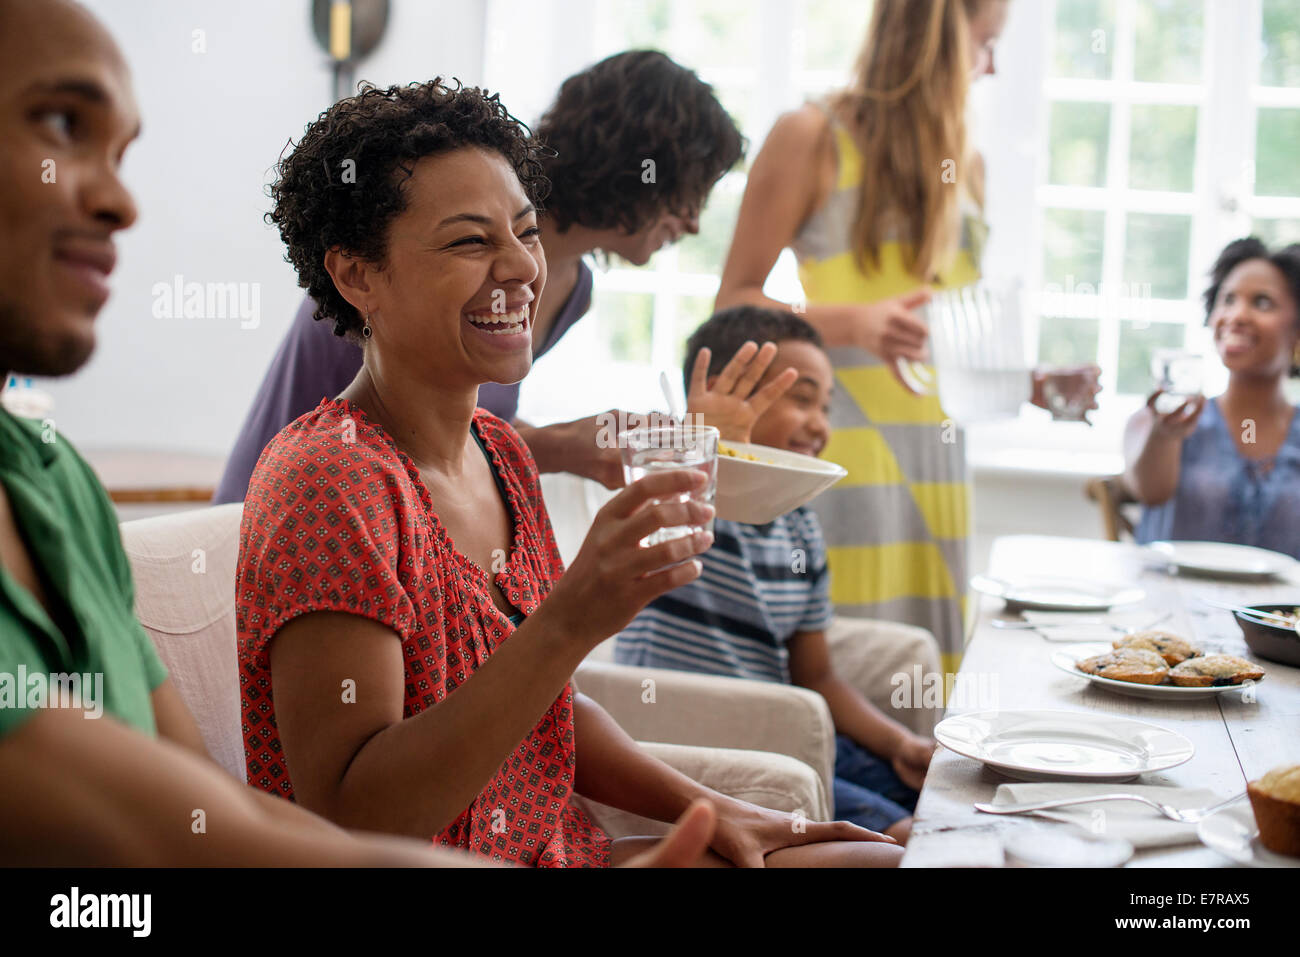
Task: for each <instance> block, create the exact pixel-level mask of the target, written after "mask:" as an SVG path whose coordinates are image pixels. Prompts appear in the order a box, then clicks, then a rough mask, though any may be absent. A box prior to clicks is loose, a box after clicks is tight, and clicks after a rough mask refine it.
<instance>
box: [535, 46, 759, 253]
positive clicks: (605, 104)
mask: <svg viewBox="0 0 1300 957" xmlns="http://www.w3.org/2000/svg"><path fill="white" fill-rule="evenodd" d="M537 138H538V139H539V140H541V141H542V142H543V143H545V144H546V145H547V146H548V147H550V148H551V149H552V150H554V154H555V155H554V156H550V157H548V158H547V159H546V175H547V177H549V178H550V180H551V182H552V183H553V184H554V186H555V196H556V199H555V201H554V202H552V204H551V208H550V209H549V210H548V214H549V216H550V217H551V219H552V220H553V222H554V225H555V228H556V229H558V230H559V231H560V232H564V231H566V230H567V229H568V228H569V227H570V226H573V225H575V224H576V225H578V226H585V227H587V228H588V229H613V228H617V227H621V228H622V229H624V230H626V231H627V232H629V233H631V232H636V231H637V230H638V229H640V228H641V227H643V226H645V225H646V224H647V223H649V222H650V221H651V220H653V219H654V218H655V217H656V216H657V215H659V213H660V212H662V211H664V210H668V211H670V212H673V213H681V212H684V211H686V210H688V209H695V208H697V207H698V206H700V205H703V203H704V200H705V199H706V198H707V197H708V195H709V191H710V190H711V189H712V188H713V186H714V184H716V183H717V182H718V180H719V179H721V178H722V176H723V174H724V173H726V172H727V171H728V170H729V169H731V168H732V167H733V166H735V165H736V164H737V163H739V162H740V160H741V159H742V158H743V157H744V155H745V148H746V142H745V138H744V137H743V136H741V135H740V131H739V130H738V129H737V128H736V124H735V123H734V122H732V119H731V117H730V116H728V115H727V111H726V110H724V109H723V108H722V104H721V103H719V102H718V100H717V98H716V97H714V95H713V88H712V87H710V86H709V85H708V84H707V83H704V82H703V81H702V80H700V78H699V77H697V76H696V75H695V74H694V73H693V72H691V71H690V70H688V69H686V68H685V67H683V66H679V65H678V64H676V63H674V62H673V61H672V60H670V59H669V58H668V57H666V56H665V55H664V54H662V53H659V52H658V51H655V50H629V51H627V52H625V53H617V54H615V55H614V56H611V57H608V58H606V59H604V60H601V61H600V62H599V63H597V64H596V65H595V66H593V67H591V68H589V69H587V70H584V71H582V72H581V73H578V74H576V75H574V76H571V77H569V78H568V79H567V80H565V81H564V84H563V85H562V86H561V87H560V93H559V96H558V97H556V100H555V103H553V104H552V105H551V108H550V109H549V110H547V111H546V114H545V115H544V116H543V117H542V119H541V120H540V121H539V122H538V124H537ZM646 160H653V161H654V167H653V169H654V174H655V175H654V179H655V181H654V182H652V183H647V182H644V181H643V177H644V172H645V170H646V169H647V167H646V166H644V164H645V161H646Z"/></svg>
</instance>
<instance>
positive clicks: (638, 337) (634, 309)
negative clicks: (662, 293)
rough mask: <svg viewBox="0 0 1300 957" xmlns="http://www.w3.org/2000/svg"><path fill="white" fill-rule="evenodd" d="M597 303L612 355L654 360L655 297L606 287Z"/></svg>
mask: <svg viewBox="0 0 1300 957" xmlns="http://www.w3.org/2000/svg"><path fill="white" fill-rule="evenodd" d="M595 303H596V315H597V316H598V318H599V322H600V329H601V335H602V337H603V338H604V340H605V343H606V345H607V346H608V348H609V354H610V358H612V359H613V360H614V361H615V362H641V363H648V362H650V360H651V356H652V350H651V340H652V338H653V327H654V311H655V300H654V296H652V295H650V294H648V293H628V292H608V291H604V290H602V291H601V293H600V295H599V296H598V297H597V298H596V300H595Z"/></svg>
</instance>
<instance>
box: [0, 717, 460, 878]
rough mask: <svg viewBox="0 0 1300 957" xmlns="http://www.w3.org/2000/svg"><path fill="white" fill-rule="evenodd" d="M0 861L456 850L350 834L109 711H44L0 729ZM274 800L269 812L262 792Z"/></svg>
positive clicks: (341, 861)
mask: <svg viewBox="0 0 1300 957" xmlns="http://www.w3.org/2000/svg"><path fill="white" fill-rule="evenodd" d="M0 780H3V781H8V782H17V781H21V782H22V786H21V787H3V788H0V863H3V864H5V865H18V866H43V867H51V866H67V867H72V866H76V867H86V866H116V867H178V866H212V867H434V866H444V867H445V866H458V865H466V866H468V865H471V864H473V863H474V862H473V861H472V859H468V858H466V857H465V856H462V855H458V854H453V853H451V852H447V851H442V852H438V853H435V852H433V851H432V850H431V849H430V848H429V847H428V846H427V845H425V844H420V843H417V842H415V841H408V840H404V839H398V838H392V837H372V836H370V835H364V836H363V835H352V834H348V833H346V832H344V831H342V830H339V829H338V828H333V827H331V826H330V825H328V824H326V823H325V822H323V821H320V820H319V819H317V818H315V817H314V816H313V815H311V814H309V813H307V812H306V811H303V810H302V809H300V808H297V807H295V806H294V805H292V804H290V803H289V802H287V801H283V800H280V799H278V798H273V797H271V796H270V795H268V794H258V793H256V792H254V791H253V789H251V788H249V787H248V786H247V785H245V784H242V783H240V782H239V781H236V780H235V779H234V778H232V777H231V776H230V775H229V774H226V773H225V772H224V771H222V770H221V769H220V768H219V767H217V766H216V765H215V764H213V763H211V762H210V761H206V760H204V759H203V758H201V757H199V756H198V755H196V754H194V753H192V752H191V751H190V750H188V749H187V748H184V747H182V746H179V745H176V744H173V743H172V742H170V741H167V740H166V739H155V738H151V737H149V736H148V735H145V734H142V733H140V732H139V731H137V730H135V729H134V728H130V727H128V726H126V725H125V724H122V723H121V722H119V721H117V720H116V719H114V718H112V717H110V716H107V715H105V716H103V717H100V718H88V717H86V716H85V712H83V711H80V710H76V709H68V708H64V709H49V710H45V711H42V712H40V713H39V714H36V715H34V716H32V717H31V718H30V719H29V720H28V721H26V722H25V723H24V724H23V725H22V726H21V727H19V728H18V729H17V730H16V731H13V732H11V733H10V734H8V735H6V736H5V737H4V738H3V739H0ZM271 801H275V802H278V804H279V805H281V807H278V808H276V809H274V811H271V810H269V807H268V804H267V802H271Z"/></svg>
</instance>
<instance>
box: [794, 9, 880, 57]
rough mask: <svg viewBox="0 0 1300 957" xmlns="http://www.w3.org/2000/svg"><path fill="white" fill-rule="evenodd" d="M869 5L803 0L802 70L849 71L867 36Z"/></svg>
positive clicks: (869, 17) (869, 14) (869, 15)
mask: <svg viewBox="0 0 1300 957" xmlns="http://www.w3.org/2000/svg"><path fill="white" fill-rule="evenodd" d="M870 19H871V4H869V3H845V2H844V0H805V2H804V19H803V24H804V49H803V68H804V69H805V70H851V69H853V64H854V62H855V61H856V60H857V56H858V50H859V49H860V48H861V46H862V41H863V40H865V39H866V36H867V21H868V20H870Z"/></svg>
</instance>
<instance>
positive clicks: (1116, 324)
mask: <svg viewBox="0 0 1300 957" xmlns="http://www.w3.org/2000/svg"><path fill="white" fill-rule="evenodd" d="M1255 24H1258V27H1256V28H1252V27H1254V25H1255ZM1050 26H1051V30H1050V38H1049V43H1050V49H1051V51H1052V52H1051V54H1050V58H1049V61H1048V69H1049V75H1048V77H1047V78H1046V80H1045V82H1044V84H1043V91H1044V97H1045V99H1046V101H1047V112H1048V121H1047V124H1046V136H1045V143H1046V163H1045V168H1046V176H1045V177H1044V180H1043V182H1042V185H1040V187H1039V188H1038V193H1037V199H1038V203H1039V206H1040V210H1041V216H1042V224H1043V225H1042V240H1043V241H1042V261H1041V269H1042V281H1043V284H1042V287H1041V288H1042V289H1043V292H1044V297H1043V300H1042V313H1041V316H1042V319H1041V325H1040V329H1039V354H1040V358H1041V359H1042V360H1043V361H1046V362H1054V363H1067V362H1086V361H1097V362H1099V363H1100V365H1101V366H1102V368H1103V369H1104V370H1105V372H1106V386H1107V387H1108V389H1110V390H1112V391H1113V392H1114V393H1115V394H1117V395H1121V396H1122V395H1131V394H1139V393H1145V392H1147V391H1148V390H1149V389H1150V388H1151V385H1152V382H1151V375H1150V371H1149V368H1148V366H1149V361H1150V357H1151V353H1152V351H1153V350H1155V349H1157V348H1161V347H1183V346H1196V345H1198V343H1199V342H1200V340H1201V337H1200V335H1199V329H1200V325H1201V319H1202V318H1203V311H1202V310H1201V308H1200V305H1199V298H1200V295H1201V291H1202V289H1203V286H1204V282H1205V269H1206V267H1207V266H1208V265H1209V264H1210V263H1211V262H1212V261H1213V258H1214V256H1215V255H1216V253H1217V252H1218V250H1219V249H1220V248H1221V247H1222V246H1223V245H1224V244H1225V243H1226V242H1227V241H1228V240H1230V239H1232V238H1235V237H1236V236H1239V235H1244V234H1246V233H1248V232H1250V231H1252V230H1253V231H1255V232H1257V233H1259V234H1261V235H1262V236H1263V237H1264V238H1265V239H1266V240H1268V241H1285V240H1288V239H1300V231H1297V228H1296V227H1297V226H1298V225H1300V223H1297V221H1296V218H1295V212H1296V210H1295V204H1296V198H1297V197H1300V175H1297V173H1296V168H1295V162H1294V158H1293V153H1294V150H1295V147H1296V145H1297V144H1298V143H1300V109H1297V108H1298V107H1300V6H1298V5H1297V4H1296V3H1294V2H1293V0H1230V2H1221V0H1209V2H1207V0H1056V3H1055V17H1054V18H1053V21H1052V22H1051V24H1050ZM1252 113H1253V114H1254V116H1253V117H1252V116H1251V114H1252ZM1252 119H1253V120H1254V123H1253V124H1252V123H1250V120H1252ZM1243 121H1244V122H1243ZM1249 125H1253V126H1254V128H1255V133H1254V135H1253V136H1251V135H1250V131H1249V129H1248V128H1247V127H1248V126H1249ZM1252 173H1253V175H1252ZM1071 293H1074V295H1071ZM1080 293H1081V294H1080ZM1090 293H1092V294H1090Z"/></svg>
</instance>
